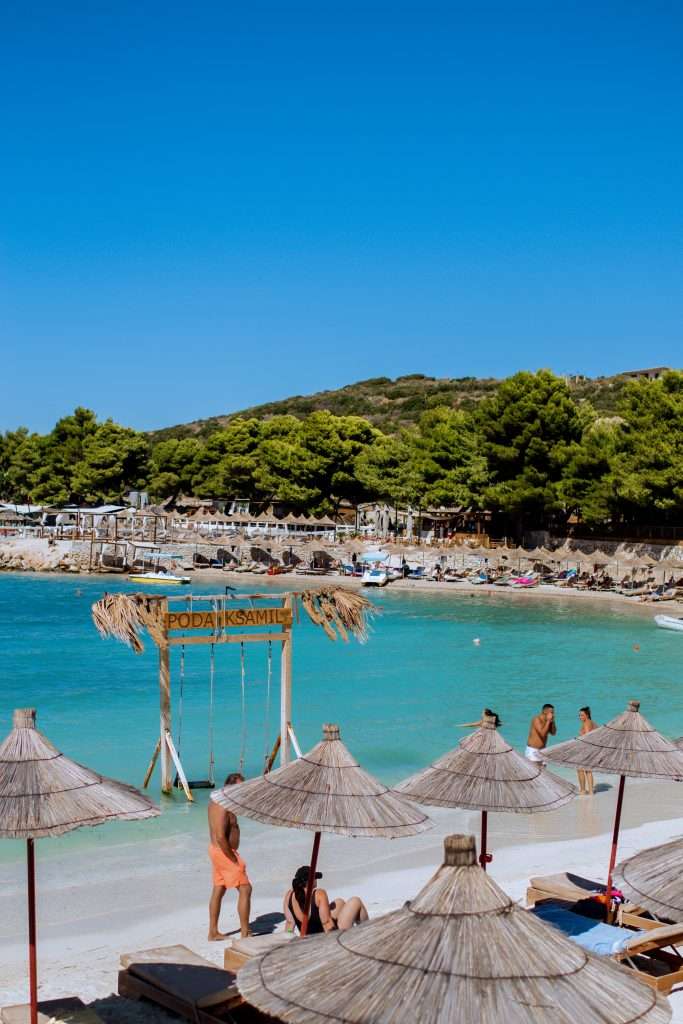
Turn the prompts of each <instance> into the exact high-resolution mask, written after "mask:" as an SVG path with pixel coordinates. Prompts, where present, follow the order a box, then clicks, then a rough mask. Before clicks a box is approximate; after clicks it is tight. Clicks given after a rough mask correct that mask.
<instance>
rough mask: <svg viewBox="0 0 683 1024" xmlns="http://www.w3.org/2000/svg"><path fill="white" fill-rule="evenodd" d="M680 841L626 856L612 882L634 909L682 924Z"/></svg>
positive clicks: (682, 856) (682, 855)
mask: <svg viewBox="0 0 683 1024" xmlns="http://www.w3.org/2000/svg"><path fill="white" fill-rule="evenodd" d="M682 863H683V839H674V840H673V842H670V843H664V844H662V845H661V846H652V847H650V849H648V850H641V852H640V853H637V854H635V856H633V857H629V859H628V860H625V861H622V862H621V864H617V866H616V868H615V871H614V880H615V882H616V884H617V885H618V886H619V888H620V889H622V890H623V892H624V893H625V894H626V896H627V897H628V899H629V900H632V901H633V902H634V903H635V904H636V905H637V906H639V907H644V908H645V910H649V911H650V913H651V914H653V915H654V916H655V917H658V918H662V917H665V918H668V919H669V920H671V921H683V876H682V875H681V864H682Z"/></svg>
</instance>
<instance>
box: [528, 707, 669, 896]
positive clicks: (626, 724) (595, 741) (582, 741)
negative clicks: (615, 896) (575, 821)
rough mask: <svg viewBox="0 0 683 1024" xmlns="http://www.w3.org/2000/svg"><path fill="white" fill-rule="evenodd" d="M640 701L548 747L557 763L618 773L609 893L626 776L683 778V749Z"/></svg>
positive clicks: (547, 754)
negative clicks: (646, 713) (642, 709)
mask: <svg viewBox="0 0 683 1024" xmlns="http://www.w3.org/2000/svg"><path fill="white" fill-rule="evenodd" d="M639 708H640V701H638V700H631V701H629V703H628V707H627V709H626V711H624V712H622V714H620V715H617V717H616V718H613V719H612V721H611V722H608V723H607V725H602V726H600V727H599V728H597V729H594V730H593V731H592V732H587V733H585V734H584V735H583V736H579V737H578V739H575V740H567V741H566V742H565V743H558V744H557V746H556V747H550V748H549V749H548V750H546V751H545V753H544V757H546V758H547V760H548V761H552V762H553V763H554V764H564V765H571V766H572V767H574V768H583V769H584V771H587V772H598V773H602V774H604V775H618V776H619V794H618V797H617V809H616V813H615V816H614V832H613V835H612V850H611V853H610V860H609V870H608V872H607V889H606V891H607V894H608V895H609V894H610V893H611V891H612V873H613V871H614V865H615V863H616V859H617V845H618V843H619V826H620V824H621V808H622V804H623V800H624V783H625V781H626V777H627V776H628V777H629V778H634V779H673V780H675V781H677V782H680V781H682V780H683V752H682V751H680V750H678V749H677V748H676V747H675V746H674V744H673V743H671V742H670V741H669V740H667V739H665V737H664V736H662V735H661V733H658V732H657V730H656V729H653V727H652V726H651V725H650V723H649V722H648V721H647V719H646V718H643V716H642V715H641V714H640V710H639Z"/></svg>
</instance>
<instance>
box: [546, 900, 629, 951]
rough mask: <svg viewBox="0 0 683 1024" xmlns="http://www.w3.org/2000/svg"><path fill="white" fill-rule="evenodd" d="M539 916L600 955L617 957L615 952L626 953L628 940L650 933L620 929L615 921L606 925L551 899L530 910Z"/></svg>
mask: <svg viewBox="0 0 683 1024" xmlns="http://www.w3.org/2000/svg"><path fill="white" fill-rule="evenodd" d="M530 913H531V914H535V915H536V917H540V918H541V920H542V921H545V922H546V924H551V925H554V926H555V928H559V930H560V931H561V932H562V933H563V934H564V935H566V936H567V938H569V939H571V940H572V941H573V942H576V943H577V945H579V946H581V947H582V948H583V949H587V950H588V952H589V953H596V954H597V955H598V956H614V955H615V954H616V953H623V952H624V950H625V949H626V947H627V946H628V944H629V942H632V941H633V940H634V939H636V938H638V937H639V936H643V935H647V932H645V931H640V932H635V931H629V930H628V929H627V928H617V927H616V926H615V925H612V924H605V923H604V922H603V921H596V920H595V919H593V918H590V917H584V916H583V914H575V913H574V912H573V911H572V910H567V908H566V907H564V906H563V905H562V904H561V903H555V902H554V901H552V900H548V901H547V902H545V903H539V904H538V906H536V907H534V908H533V910H531V911H530Z"/></svg>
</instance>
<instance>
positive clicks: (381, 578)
mask: <svg viewBox="0 0 683 1024" xmlns="http://www.w3.org/2000/svg"><path fill="white" fill-rule="evenodd" d="M361 582H362V584H363V586H364V587H386V585H387V583H388V582H389V577H388V576H387V571H386V569H384V568H382V567H381V566H376V567H375V568H374V569H366V570H365V572H364V573H363V579H362V581H361Z"/></svg>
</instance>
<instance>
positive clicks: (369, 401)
mask: <svg viewBox="0 0 683 1024" xmlns="http://www.w3.org/2000/svg"><path fill="white" fill-rule="evenodd" d="M626 383H627V378H625V377H601V378H599V379H598V380H590V379H589V378H587V377H581V378H578V379H577V380H570V381H569V383H568V386H569V389H570V392H571V394H572V396H573V397H574V398H575V399H576V401H582V400H586V401H589V402H590V403H591V405H592V406H593V408H594V409H595V410H596V411H598V412H600V413H604V414H610V413H613V412H615V410H616V407H617V403H618V401H619V398H620V396H621V394H622V393H623V390H624V387H625V385H626ZM499 384H500V381H499V380H496V379H494V378H493V377H442V378H437V377H425V376H424V375H423V374H421V373H411V374H410V375H409V376H407V377H397V378H396V379H395V380H392V379H391V378H390V377H373V378H371V379H370V380H361V381H358V382H357V383H356V384H348V385H347V386H346V387H343V388H338V389H337V390H336V391H318V392H316V393H315V394H313V395H294V396H292V397H291V398H284V399H282V401H280V402H267V403H266V404H265V405H255V406H252V407H251V408H248V409H243V410H241V411H240V412H233V413H226V414H225V415H224V416H214V417H211V418H209V419H205V420H195V421H193V422H192V423H181V424H178V425H177V426H174V427H165V428H163V429H162V430H156V431H153V432H152V435H151V436H152V439H153V440H154V441H157V440H163V439H165V438H168V437H197V436H199V437H208V435H209V434H211V433H213V432H214V431H215V430H220V429H221V427H225V426H226V425H227V424H228V423H230V422H231V420H235V419H244V418H251V417H254V418H255V419H259V420H262V419H268V418H269V417H271V416H297V417H298V418H300V419H301V418H303V417H305V416H308V415H309V414H310V413H312V412H318V411H320V410H321V409H326V410H327V411H328V412H331V413H334V415H335V416H362V417H363V418H364V419H366V420H368V421H369V422H370V423H372V424H373V426H375V427H379V429H380V430H382V431H383V432H384V433H388V434H392V433H395V432H396V431H397V430H400V429H401V428H402V427H410V426H413V425H414V424H415V423H417V421H418V419H419V418H420V416H421V415H422V414H423V413H425V412H427V411H428V410H429V409H435V408H437V407H439V406H445V407H447V408H450V409H465V410H472V409H474V407H475V406H476V405H477V403H478V402H480V401H481V400H482V399H484V398H488V397H490V396H491V395H492V394H493V392H494V391H495V390H496V388H497V387H498V385H499Z"/></svg>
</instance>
